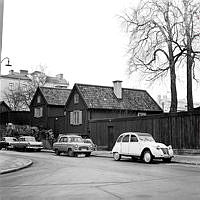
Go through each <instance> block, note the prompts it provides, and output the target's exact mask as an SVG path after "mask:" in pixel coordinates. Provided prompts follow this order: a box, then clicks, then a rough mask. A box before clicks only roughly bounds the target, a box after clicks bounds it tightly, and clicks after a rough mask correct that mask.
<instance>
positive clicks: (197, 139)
mask: <svg viewBox="0 0 200 200" xmlns="http://www.w3.org/2000/svg"><path fill="white" fill-rule="evenodd" d="M89 129H90V137H91V138H92V139H93V141H94V142H95V143H96V144H97V145H98V146H100V147H102V148H105V149H111V148H112V146H113V144H114V142H115V141H116V139H117V137H118V136H119V135H120V134H121V133H123V132H127V131H138V132H148V133H150V134H152V135H153V137H154V138H155V140H156V141H159V142H163V143H165V144H166V145H170V144H171V145H172V147H173V148H174V149H199V148H200V112H199V111H196V112H180V113H173V114H171V113H166V114H158V115H152V116H144V117H129V118H118V119H107V120H92V121H90V122H89Z"/></svg>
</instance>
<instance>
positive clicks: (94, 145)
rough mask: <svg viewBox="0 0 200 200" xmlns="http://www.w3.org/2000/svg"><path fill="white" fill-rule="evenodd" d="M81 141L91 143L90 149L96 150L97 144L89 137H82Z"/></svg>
mask: <svg viewBox="0 0 200 200" xmlns="http://www.w3.org/2000/svg"><path fill="white" fill-rule="evenodd" d="M83 142H84V143H87V144H91V145H92V150H93V151H96V150H97V145H96V144H94V142H93V141H92V140H91V139H89V138H87V139H83Z"/></svg>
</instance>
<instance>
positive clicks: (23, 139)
mask: <svg viewBox="0 0 200 200" xmlns="http://www.w3.org/2000/svg"><path fill="white" fill-rule="evenodd" d="M13 140H14V139H13ZM19 141H25V138H19Z"/></svg>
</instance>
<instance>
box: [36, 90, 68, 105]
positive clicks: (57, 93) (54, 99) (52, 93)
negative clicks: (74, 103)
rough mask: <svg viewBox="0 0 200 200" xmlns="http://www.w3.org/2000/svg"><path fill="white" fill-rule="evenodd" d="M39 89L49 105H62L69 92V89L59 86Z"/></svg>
mask: <svg viewBox="0 0 200 200" xmlns="http://www.w3.org/2000/svg"><path fill="white" fill-rule="evenodd" d="M39 89H40V91H41V92H42V94H43V96H44V98H45V100H46V101H47V103H48V104H50V105H62V106H64V105H65V103H66V101H67V99H68V97H69V94H70V92H71V90H70V89H60V88H48V87H39Z"/></svg>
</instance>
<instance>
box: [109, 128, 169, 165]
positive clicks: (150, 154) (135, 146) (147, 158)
mask: <svg viewBox="0 0 200 200" xmlns="http://www.w3.org/2000/svg"><path fill="white" fill-rule="evenodd" d="M112 153H113V157H114V159H115V160H120V159H121V156H130V157H132V158H135V157H136V158H140V159H142V160H143V161H144V162H145V163H151V162H152V160H153V159H154V158H158V159H162V160H163V161H165V162H170V161H171V159H172V157H173V150H172V147H171V145H169V146H166V145H165V144H163V143H157V142H155V140H154V139H153V137H152V135H151V134H149V133H139V132H127V133H123V134H121V135H120V136H119V137H118V139H117V141H116V143H115V145H114V147H113V149H112Z"/></svg>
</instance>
